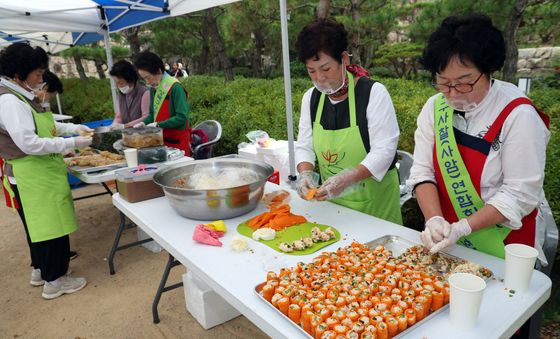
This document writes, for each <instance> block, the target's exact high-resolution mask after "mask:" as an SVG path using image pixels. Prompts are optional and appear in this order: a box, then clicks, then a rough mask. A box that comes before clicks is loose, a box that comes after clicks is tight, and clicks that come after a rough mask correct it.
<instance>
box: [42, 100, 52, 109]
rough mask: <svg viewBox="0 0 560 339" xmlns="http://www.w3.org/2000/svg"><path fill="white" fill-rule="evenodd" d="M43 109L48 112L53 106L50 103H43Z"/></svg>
mask: <svg viewBox="0 0 560 339" xmlns="http://www.w3.org/2000/svg"><path fill="white" fill-rule="evenodd" d="M41 107H43V108H44V109H45V110H48V109H50V108H51V104H50V103H49V102H48V101H43V102H42V103H41Z"/></svg>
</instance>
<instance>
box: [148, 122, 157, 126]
mask: <svg viewBox="0 0 560 339" xmlns="http://www.w3.org/2000/svg"><path fill="white" fill-rule="evenodd" d="M146 127H157V122H155V121H154V122H152V123H149V124H147V125H146Z"/></svg>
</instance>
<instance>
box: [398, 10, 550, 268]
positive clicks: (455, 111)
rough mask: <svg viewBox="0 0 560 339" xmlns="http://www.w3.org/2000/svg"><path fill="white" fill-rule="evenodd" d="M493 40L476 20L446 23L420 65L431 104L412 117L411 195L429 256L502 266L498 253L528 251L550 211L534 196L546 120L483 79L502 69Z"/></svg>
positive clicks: (487, 23)
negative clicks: (481, 256)
mask: <svg viewBox="0 0 560 339" xmlns="http://www.w3.org/2000/svg"><path fill="white" fill-rule="evenodd" d="M504 60H505V43H504V39H503V36H502V33H501V32H500V31H499V30H498V29H497V28H496V27H495V26H493V25H492V22H491V20H490V19H489V18H488V17H486V16H483V15H468V16H465V17H448V18H446V19H445V20H444V21H443V22H442V24H441V25H440V27H439V28H438V29H437V30H436V31H435V32H434V33H432V35H431V36H430V38H429V40H428V44H427V46H426V48H425V50H424V55H423V61H422V62H423V64H424V66H425V67H426V69H428V70H430V71H431V72H432V76H433V86H434V87H435V88H436V90H438V91H439V92H440V93H438V94H436V95H434V96H432V97H431V98H430V99H428V101H427V102H426V104H425V105H424V107H423V109H422V112H421V113H420V116H419V117H418V128H417V129H416V132H415V144H416V145H415V149H414V164H413V166H412V169H411V172H410V178H409V180H408V181H407V184H408V185H410V186H412V187H414V190H415V194H416V198H417V200H418V203H419V205H420V208H421V209H422V212H423V214H424V217H425V220H427V221H426V227H425V230H424V231H423V232H422V241H423V242H424V244H425V245H426V246H428V247H429V248H431V251H432V252H437V251H439V250H442V249H444V248H446V247H448V246H450V245H452V244H455V243H458V244H461V245H464V246H467V247H470V248H474V249H476V250H479V251H482V252H485V253H488V254H491V255H494V256H497V257H500V258H504V256H505V250H504V246H505V245H506V244H510V243H522V244H526V245H529V246H532V247H535V248H536V249H537V250H538V251H539V259H540V260H541V261H542V262H543V263H546V259H545V258H544V255H543V252H542V249H541V244H538V243H537V241H536V239H537V238H538V237H537V234H538V233H539V232H544V228H543V227H541V226H544V225H541V223H540V222H539V220H542V218H538V215H539V214H542V213H543V211H544V210H545V209H549V207H548V204H547V203H546V199H545V196H544V191H543V180H544V168H545V162H546V145H547V143H548V140H549V138H550V132H549V131H548V128H547V126H548V121H549V119H548V117H547V116H546V115H545V114H544V113H542V112H540V111H539V110H538V109H536V108H535V106H534V105H533V103H532V102H531V101H530V100H529V99H528V98H527V97H526V96H525V94H524V93H523V92H522V91H521V90H519V89H518V88H517V87H516V86H514V85H512V84H510V83H507V82H504V81H500V80H496V79H493V78H492V73H493V72H496V71H498V70H499V69H500V68H501V67H502V66H503V64H504Z"/></svg>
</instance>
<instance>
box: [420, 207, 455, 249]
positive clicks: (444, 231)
mask: <svg viewBox="0 0 560 339" xmlns="http://www.w3.org/2000/svg"><path fill="white" fill-rule="evenodd" d="M450 228H451V226H449V223H448V222H447V220H445V219H444V218H443V217H442V216H439V215H436V216H434V217H431V218H430V219H428V221H426V224H425V228H424V231H423V232H422V233H421V234H420V238H422V242H423V243H424V245H425V246H426V247H427V248H429V249H431V248H432V247H434V245H435V244H436V243H438V242H440V241H442V240H443V239H444V238H445V237H446V236H447V235H449V232H450V231H451V229H450Z"/></svg>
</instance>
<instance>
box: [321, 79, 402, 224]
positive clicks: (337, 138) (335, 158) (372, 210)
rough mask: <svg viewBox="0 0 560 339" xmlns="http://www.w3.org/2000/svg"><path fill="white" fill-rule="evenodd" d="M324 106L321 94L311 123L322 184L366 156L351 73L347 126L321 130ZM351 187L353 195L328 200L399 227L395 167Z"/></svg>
mask: <svg viewBox="0 0 560 339" xmlns="http://www.w3.org/2000/svg"><path fill="white" fill-rule="evenodd" d="M324 104H325V94H321V98H320V99H319V106H318V107H317V114H316V117H315V121H314V122H313V148H314V150H315V155H316V156H317V159H318V162H319V172H320V173H321V179H322V181H323V182H325V180H327V179H328V178H329V177H331V176H333V175H335V174H337V173H339V172H341V171H343V170H345V169H350V168H354V167H356V166H358V165H359V164H360V162H361V161H362V160H363V159H364V158H365V157H366V155H367V152H366V149H365V147H364V143H363V141H362V137H361V135H360V130H359V127H358V125H357V124H356V99H355V96H354V77H353V75H352V73H350V72H348V104H349V110H350V127H347V128H342V129H338V130H325V129H324V128H323V126H321V116H322V114H323V106H324ZM354 185H359V187H358V189H357V190H356V191H355V192H354V193H351V194H347V195H345V196H343V197H338V198H335V199H331V200H330V201H332V202H335V203H337V204H339V205H342V206H346V207H348V208H351V209H353V210H356V211H360V212H364V213H367V214H369V215H372V216H374V217H377V218H381V219H384V220H387V221H391V222H394V223H396V224H399V225H402V215H401V205H400V187H399V177H398V173H397V169H396V168H393V169H392V170H389V171H387V174H385V177H384V178H383V180H382V181H380V182H378V181H376V180H374V179H373V178H372V177H369V178H366V179H364V180H361V181H359V182H357V183H355V184H354Z"/></svg>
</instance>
